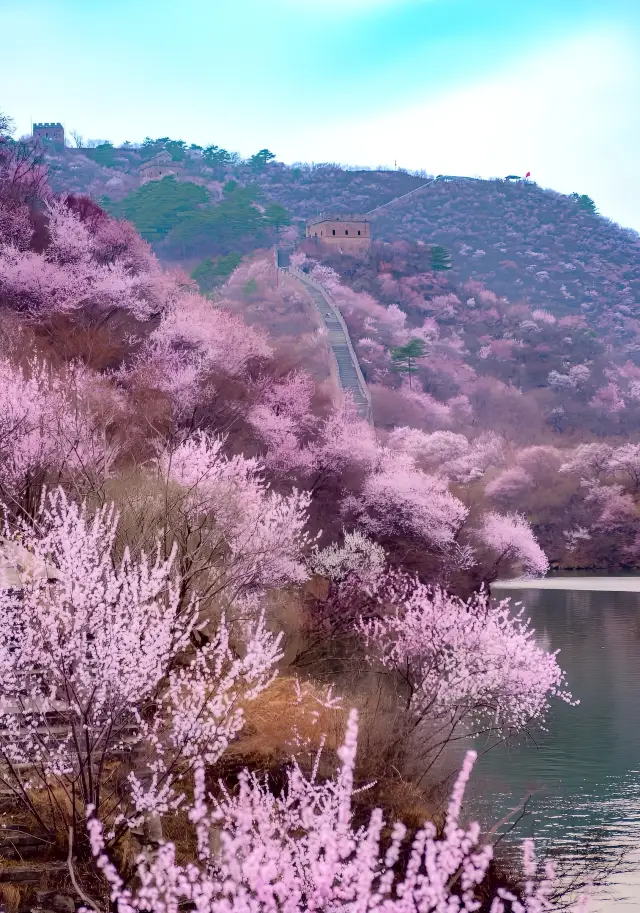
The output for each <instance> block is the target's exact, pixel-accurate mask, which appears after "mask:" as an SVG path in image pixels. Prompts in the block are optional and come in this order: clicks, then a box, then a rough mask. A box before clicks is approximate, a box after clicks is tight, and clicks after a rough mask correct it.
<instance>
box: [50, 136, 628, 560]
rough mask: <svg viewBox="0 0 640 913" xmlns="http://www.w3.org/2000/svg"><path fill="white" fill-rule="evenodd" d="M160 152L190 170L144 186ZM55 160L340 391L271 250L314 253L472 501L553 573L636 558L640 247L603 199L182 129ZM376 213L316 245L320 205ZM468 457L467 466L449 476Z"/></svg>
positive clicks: (372, 373) (407, 422)
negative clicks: (322, 158)
mask: <svg viewBox="0 0 640 913" xmlns="http://www.w3.org/2000/svg"><path fill="white" fill-rule="evenodd" d="M159 150H166V151H169V152H170V153H171V156H172V159H173V162H172V164H175V171H176V173H175V175H171V176H168V177H165V178H164V179H162V180H155V181H149V182H145V183H142V184H141V177H140V174H139V172H138V169H139V167H140V165H141V164H142V163H143V162H144V161H146V160H149V159H150V158H151V157H152V156H153V155H155V154H157V152H158V151H159ZM50 151H51V150H49V152H50ZM49 152H47V156H46V157H47V160H49V159H52V162H51V164H52V165H53V166H54V168H55V169H57V170H56V171H55V172H54V182H55V181H57V182H60V184H61V185H64V182H65V181H67V182H69V183H70V186H71V187H73V188H74V189H76V190H89V191H90V192H91V193H93V195H94V196H96V197H98V198H101V199H102V201H103V204H104V205H105V206H106V208H107V209H108V211H110V212H111V213H112V214H113V215H116V216H118V217H125V218H127V219H129V220H131V222H132V223H133V224H134V225H135V226H136V228H137V229H138V230H139V231H140V232H141V233H142V235H143V237H145V238H146V239H147V240H148V241H150V242H151V243H152V245H153V247H154V249H155V250H156V251H157V253H158V254H159V255H160V256H161V258H163V259H164V261H165V262H167V263H170V264H177V265H182V266H184V267H187V268H188V270H189V271H190V272H191V274H192V276H193V278H194V279H195V280H196V281H197V282H198V284H199V287H200V289H201V290H202V291H205V292H208V293H212V292H215V293H216V294H222V295H223V296H224V297H226V299H227V300H228V301H229V302H230V304H231V306H232V307H233V309H234V311H235V312H236V313H237V314H239V315H241V316H243V317H244V318H245V319H247V320H249V321H250V322H251V323H252V324H254V325H256V326H259V327H260V328H261V329H262V330H263V331H264V332H266V333H267V334H269V335H271V336H272V337H273V339H274V340H275V339H277V340H278V347H279V348H278V351H280V352H284V351H285V349H286V350H287V352H288V355H287V357H288V358H289V359H290V364H291V365H294V364H295V365H297V366H298V367H303V366H305V365H306V366H307V368H308V369H309V370H310V371H311V373H312V374H313V375H314V377H316V379H317V380H318V381H321V382H323V383H324V382H326V383H329V384H330V383H331V381H330V380H329V378H328V374H327V370H326V368H325V369H324V370H323V369H321V368H320V367H319V363H318V361H317V354H314V353H317V352H318V351H319V349H318V348H317V345H318V343H317V342H316V341H314V340H318V339H319V337H317V335H314V334H317V332H318V324H317V320H314V316H313V308H312V307H309V305H308V303H307V305H304V304H303V303H302V302H303V301H304V294H303V293H301V291H300V288H295V287H293V288H291V290H290V292H289V293H287V294H286V295H285V296H284V297H282V296H281V295H280V296H274V295H273V293H272V291H271V290H270V283H271V282H272V280H271V279H270V278H269V276H270V275H271V273H270V270H271V266H270V264H269V257H268V256H267V257H266V259H265V258H264V257H263V255H260V254H259V253H258V254H256V253H255V252H256V251H259V250H260V249H261V248H268V247H269V246H271V245H273V244H276V243H279V244H281V245H284V246H285V247H288V248H289V249H292V248H293V247H294V246H295V245H298V247H299V255H296V256H298V260H297V262H298V263H299V264H300V265H302V266H303V268H304V269H306V270H308V271H311V272H313V275H314V277H315V278H317V279H320V281H322V282H323V283H324V284H325V285H326V287H327V288H328V289H329V290H330V291H331V293H332V295H333V297H334V300H335V301H336V303H337V305H338V306H339V307H340V308H341V309H342V311H343V315H344V317H345V319H346V321H347V324H348V326H349V329H350V332H351V335H352V339H353V343H354V345H355V347H356V351H357V353H358V358H359V360H360V363H361V367H362V369H363V372H364V374H365V377H366V378H367V381H368V383H369V385H370V388H371V392H372V396H373V405H374V416H375V420H376V424H377V426H378V427H379V429H380V430H381V432H383V433H386V434H389V435H391V438H390V440H392V441H395V444H394V446H396V447H400V448H401V449H402V448H403V447H404V449H405V450H407V448H409V450H410V452H411V453H412V455H413V457H415V456H416V454H417V452H418V450H420V452H421V453H423V456H422V457H421V459H422V460H423V465H424V466H425V467H427V466H428V467H429V468H430V469H431V470H432V471H433V470H435V471H436V472H437V473H438V474H443V475H445V476H446V475H447V474H449V477H450V478H452V479H453V481H455V484H458V485H460V484H464V485H465V486H467V488H468V490H467V491H466V493H465V494H464V495H463V499H464V500H465V502H466V503H467V504H469V505H471V504H472V503H474V502H475V501H477V500H478V499H480V501H481V502H482V503H486V505H487V507H491V506H492V507H494V508H496V509H498V508H502V509H503V508H508V509H510V510H515V511H520V512H522V513H523V514H524V515H525V516H526V517H527V519H528V521H529V522H531V523H532V524H533V528H534V530H535V532H536V535H537V536H538V537H539V538H540V541H541V543H542V544H543V547H544V549H545V550H546V552H547V554H548V555H549V557H550V559H551V560H552V562H553V563H554V564H557V565H560V566H567V565H569V566H587V567H594V566H608V567H621V566H623V567H635V566H636V565H637V562H638V557H639V555H640V519H639V513H638V506H637V498H638V495H639V492H638V486H637V483H636V479H637V477H638V475H640V471H637V469H636V467H637V466H640V444H639V443H638V441H639V440H640V321H639V318H640V238H639V237H638V235H637V234H636V233H635V232H633V231H629V230H625V229H622V228H620V227H619V226H617V225H615V224H613V223H611V222H609V221H608V220H607V219H605V218H603V217H602V216H600V215H598V214H597V211H596V206H595V204H594V203H593V202H592V201H591V200H590V199H589V197H588V196H587V195H585V194H582V195H580V194H578V193H576V194H574V195H572V196H565V195H562V194H558V193H555V192H554V191H552V190H545V189H543V188H541V187H538V186H537V185H536V184H535V183H533V182H530V181H521V180H516V181H510V180H498V179H496V180H491V181H482V180H446V181H435V182H433V183H427V180H428V178H429V176H428V175H426V174H422V175H420V174H415V175H411V174H407V173H405V172H402V171H392V172H389V171H387V172H384V171H351V170H348V169H344V168H340V167H338V166H335V165H314V166H309V165H304V164H299V165H296V166H292V167H289V166H285V165H283V164H282V163H279V162H277V161H276V160H275V157H274V156H273V155H272V153H270V152H269V151H268V150H261V151H260V152H259V153H257V154H256V155H255V156H253V157H252V158H251V159H248V160H241V159H240V157H239V156H237V155H233V154H231V153H228V152H227V151H226V150H224V149H219V148H218V147H215V146H210V147H207V148H206V149H200V148H197V147H190V148H189V147H187V146H186V144H184V143H176V142H173V141H171V140H168V139H167V138H164V139H160V140H155V141H151V140H149V141H146V142H145V144H143V145H142V146H141V147H139V148H135V149H134V148H132V147H127V148H121V149H113V147H110V146H109V145H108V144H103V145H101V146H98V147H97V148H94V149H84V150H69V149H66V150H63V149H58V150H57V152H55V153H54V155H53V156H51V155H50V154H49ZM421 185H425V186H424V187H422V188H421ZM416 188H421V189H418V190H417V192H415V193H411V194H410V195H409V196H407V197H405V198H404V199H396V198H397V197H401V196H402V194H406V193H408V192H409V191H411V190H416ZM580 189H582V188H580ZM385 204H388V205H385ZM378 207H382V208H378ZM372 209H376V210H377V211H376V212H374V213H373V214H372V216H371V222H372V235H373V238H374V243H373V245H372V248H371V251H370V253H369V255H368V256H367V257H365V258H362V259H355V258H353V257H349V256H341V255H339V254H335V253H329V252H327V251H325V250H322V249H321V248H318V247H314V246H313V245H312V244H311V243H310V242H301V239H302V235H303V228H304V219H305V218H307V217H309V216H312V215H314V214H315V213H318V212H319V211H322V210H338V211H344V212H366V211H369V210H372ZM256 256H257V257H258V259H257V260H255V257H256ZM305 256H306V258H307V259H306V260H305ZM243 258H245V265H244V266H243V267H242V269H239V267H240V264H241V261H242V259H243ZM254 261H255V262H254ZM251 263H253V266H251ZM234 271H236V272H235V274H234ZM232 274H234V275H232ZM229 277H231V280H230V282H229V283H228V284H227V285H226V286H225V285H224V283H225V282H227V280H229ZM407 346H409V347H411V346H414V348H415V347H416V346H417V349H415V353H416V354H417V358H415V359H413V361H411V360H410V361H408V362H407V361H406V357H405V360H403V355H402V351H401V350H402V349H403V347H407ZM409 358H411V356H409ZM403 366H404V369H403ZM323 378H324V380H323ZM409 432H411V433H409ZM419 434H423V435H426V436H427V437H429V436H433V435H435V438H433V437H432V438H430V439H429V440H424V441H422V440H420V439H419V438H418V437H417V435H419ZM447 436H448V437H447ZM487 436H489V437H487ZM402 441H404V442H405V443H404V444H402ZM409 442H411V443H409ZM463 442H464V444H463ZM443 448H444V449H443ZM451 448H453V450H452V449H451ZM461 448H462V449H461ZM532 448H533V450H532ZM536 448H537V449H536ZM541 448H542V449H541ZM585 448H586V449H585ZM454 451H455V454H456V455H457V457H459V458H462V452H463V451H464V453H465V454H466V456H465V457H464V459H466V460H467V462H469V467H470V468H469V472H468V473H467V475H465V472H466V470H465V472H463V473H462V475H460V474H458V476H457V477H456V473H455V471H454V476H453V477H451V471H450V470H448V469H447V468H446V467H448V466H449V461H450V457H451V455H452V454H453V453H454ZM530 451H531V453H530ZM474 461H475V462H474ZM472 463H474V466H473V467H471V464H472ZM454 469H455V465H454ZM471 470H472V471H471Z"/></svg>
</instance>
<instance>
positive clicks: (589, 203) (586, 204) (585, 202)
mask: <svg viewBox="0 0 640 913" xmlns="http://www.w3.org/2000/svg"><path fill="white" fill-rule="evenodd" d="M571 199H572V200H575V202H576V203H577V204H578V206H579V207H580V209H584V211H585V212H591V213H594V214H596V213H597V212H598V210H597V208H596V204H595V203H594V202H593V200H592V199H591V197H588V196H587V194H586V193H583V194H579V193H572V194H571Z"/></svg>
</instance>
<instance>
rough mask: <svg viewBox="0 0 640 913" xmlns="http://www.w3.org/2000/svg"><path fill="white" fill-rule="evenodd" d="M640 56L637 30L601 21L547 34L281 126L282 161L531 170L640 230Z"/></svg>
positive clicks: (480, 171)
mask: <svg viewBox="0 0 640 913" xmlns="http://www.w3.org/2000/svg"><path fill="white" fill-rule="evenodd" d="M638 97H640V63H639V62H638V53H637V47H636V46H634V42H633V39H632V38H631V37H628V36H627V35H625V34H623V33H621V32H620V31H618V30H616V29H614V28H611V27H610V28H608V29H607V28H606V27H605V28H601V29H599V30H598V31H597V32H596V31H591V32H588V33H584V34H581V35H578V36H574V37H573V38H571V39H569V40H566V41H563V42H557V43H554V44H551V45H549V46H547V47H544V48H538V49H537V51H536V52H535V53H533V54H531V55H529V56H527V57H525V58H523V59H521V60H519V61H518V62H517V63H515V64H511V65H510V66H509V67H508V68H505V69H504V70H503V71H502V72H498V73H496V74H493V75H492V76H490V77H485V78H484V79H481V80H479V81H477V82H475V83H474V84H471V85H467V86H463V87H461V88H459V89H456V90H450V91H446V90H445V91H443V92H442V94H440V95H439V97H438V98H431V99H429V100H425V101H424V102H421V103H417V104H413V105H411V106H407V107H403V108H398V109H396V110H392V111H386V112H383V113H381V114H378V115H375V116H373V117H368V118H363V119H360V120H359V119H358V118H357V115H356V116H354V117H353V118H351V119H350V120H349V121H348V122H347V121H345V122H341V123H333V124H330V123H326V124H323V125H317V126H316V127H315V128H313V129H312V130H305V132H304V135H303V136H300V135H297V136H294V135H291V136H289V137H286V136H283V137H282V138H281V140H280V145H279V151H280V154H281V155H282V156H283V157H285V158H287V159H288V160H294V159H298V160H309V159H311V158H313V159H314V160H315V161H341V162H353V163H357V164H361V165H377V164H381V163H386V164H389V165H393V162H394V160H397V161H398V165H400V166H403V167H407V168H416V169H417V168H424V169H426V170H427V171H430V172H433V173H435V174H438V173H447V174H468V175H481V176H484V177H491V176H498V175H505V174H509V173H515V174H524V173H525V172H527V171H531V172H532V178H533V179H534V180H536V181H537V182H538V183H539V184H541V185H543V186H547V187H554V188H555V189H557V190H560V191H561V192H567V193H569V192H572V191H574V190H577V191H579V192H580V193H588V194H589V195H590V196H592V197H593V198H594V199H595V201H596V203H597V205H598V206H599V208H600V211H601V212H602V213H603V214H604V215H606V216H608V217H609V218H612V219H614V220H615V221H619V222H620V223H621V224H623V225H628V226H631V227H634V228H636V229H638V230H640V182H638V179H637V167H638V164H637V155H636V150H637V149H638V148H639V147H640V112H639V109H638V105H637V99H638Z"/></svg>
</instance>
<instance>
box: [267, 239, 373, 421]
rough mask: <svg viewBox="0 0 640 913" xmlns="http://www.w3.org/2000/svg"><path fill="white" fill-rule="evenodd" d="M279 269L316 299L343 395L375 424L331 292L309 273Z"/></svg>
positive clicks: (363, 382) (346, 332) (359, 412)
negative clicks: (352, 401) (299, 283)
mask: <svg viewBox="0 0 640 913" xmlns="http://www.w3.org/2000/svg"><path fill="white" fill-rule="evenodd" d="M287 259H288V258H287ZM280 263H281V259H280V257H278V264H279V266H280ZM280 269H284V270H286V272H288V273H289V275H290V276H293V277H294V278H295V279H297V280H298V281H299V282H302V283H303V285H304V286H305V288H306V290H307V292H308V293H309V295H310V296H311V298H312V299H313V302H314V304H315V306H316V308H317V309H318V314H319V315H320V320H321V321H322V325H323V326H324V327H326V329H327V333H328V337H329V345H330V347H331V352H332V354H333V357H334V360H335V364H336V368H337V372H338V378H339V380H340V386H341V388H342V390H343V391H344V392H348V393H350V394H351V396H352V397H353V400H354V402H355V404H356V407H357V409H358V414H359V415H360V416H361V417H362V418H364V419H366V420H367V421H368V422H370V423H372V424H373V415H372V410H371V394H370V393H369V388H368V387H367V383H366V381H365V379H364V377H363V376H362V371H361V370H360V365H359V363H358V358H357V356H356V353H355V351H354V349H353V345H352V344H351V338H350V337H349V331H348V330H347V327H346V324H345V322H344V318H343V317H342V314H341V313H340V311H339V310H338V306H337V305H336V303H335V302H334V301H333V299H332V298H331V295H330V294H329V292H328V291H327V290H326V289H325V288H324V287H323V286H322V285H320V284H319V283H318V282H315V281H314V280H313V279H312V278H311V277H310V276H308V275H307V274H306V273H303V272H302V270H299V269H297V268H296V267H295V266H290V265H287V266H280Z"/></svg>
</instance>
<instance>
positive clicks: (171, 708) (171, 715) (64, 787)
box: [0, 489, 280, 858]
mask: <svg viewBox="0 0 640 913" xmlns="http://www.w3.org/2000/svg"><path fill="white" fill-rule="evenodd" d="M117 528H118V516H117V514H116V512H115V510H114V507H113V505H110V506H109V505H106V506H105V507H103V508H102V509H100V510H99V511H97V512H96V513H95V514H93V515H92V514H90V512H89V511H88V510H87V508H86V507H85V506H84V505H83V506H79V505H78V504H76V503H74V502H73V501H70V500H69V499H68V498H67V497H66V495H65V494H64V492H63V491H62V490H61V489H57V490H54V491H52V492H50V493H49V494H47V495H46V496H45V497H44V498H43V500H42V503H41V506H40V510H39V512H38V515H37V517H36V524H35V525H32V524H29V523H27V522H25V521H18V522H17V523H16V524H15V525H14V526H12V527H8V528H7V529H6V530H5V536H6V538H7V539H8V540H9V541H10V542H14V541H15V542H19V543H20V544H21V545H23V546H24V547H26V548H27V550H28V551H30V552H31V553H32V554H33V555H34V557H35V559H36V560H37V561H40V562H41V563H43V564H46V565H49V566H52V567H53V568H54V569H55V574H50V575H47V576H49V577H51V576H55V580H54V581H53V582H52V583H51V582H47V580H46V579H42V578H39V577H35V578H32V579H28V580H26V581H25V582H24V583H23V586H22V588H21V590H20V591H19V592H16V591H15V590H3V591H0V635H1V636H0V641H1V644H0V681H1V683H2V699H1V701H0V721H1V723H2V725H1V726H0V756H1V757H2V760H3V762H4V772H3V780H4V783H5V785H6V786H7V787H8V788H9V789H10V791H11V794H12V796H13V799H14V800H15V802H16V803H17V804H18V806H19V807H21V808H22V810H23V811H24V812H25V813H27V814H28V815H29V816H30V817H31V819H32V821H34V822H35V823H37V825H38V826H39V828H40V829H41V831H42V832H43V835H44V836H45V838H46V839H49V840H56V839H57V840H62V841H63V843H64V842H65V841H66V840H67V839H68V840H69V841H73V840H74V839H75V841H76V843H75V849H76V852H77V853H78V854H79V855H80V856H82V853H83V846H84V850H86V849H87V847H86V841H84V843H83V834H82V833H77V832H76V833H75V834H74V829H75V828H76V827H77V822H78V821H79V820H82V818H83V817H84V816H85V814H86V813H89V812H90V814H92V815H93V816H95V817H96V819H97V820H98V821H100V822H102V823H103V824H105V825H106V827H107V832H108V836H107V846H108V847H109V848H110V849H111V850H114V849H115V848H116V847H117V846H118V845H119V843H120V841H121V840H122V839H123V837H124V836H125V834H126V833H128V832H129V831H130V829H131V828H135V827H138V826H140V824H141V822H142V820H143V819H146V820H147V821H150V820H156V819H157V816H158V815H162V814H165V813H166V812H168V811H169V810H170V809H173V808H175V807H176V805H177V803H179V802H180V801H181V800H180V797H181V795H182V793H183V789H184V786H183V782H188V775H189V773H190V771H192V770H193V766H194V764H196V763H202V762H205V763H212V762H214V761H215V760H216V759H217V758H219V757H220V755H221V754H222V752H223V751H224V750H225V749H226V747H227V745H228V744H229V741H230V740H232V739H233V738H234V737H235V735H236V734H237V732H238V731H239V730H240V728H241V727H242V721H243V715H242V713H243V712H242V705H243V702H244V701H246V700H250V699H251V698H252V697H254V696H255V695H256V694H258V693H259V692H260V691H261V690H262V689H263V688H264V687H266V686H267V685H268V684H269V682H270V681H271V679H272V676H273V672H274V668H275V665H276V663H277V662H278V660H279V657H280V651H279V646H278V638H276V637H273V636H272V635H271V634H270V633H269V632H268V631H267V629H266V627H265V624H264V619H263V618H261V617H258V618H257V619H255V620H254V621H250V622H248V623H247V624H246V625H245V628H244V638H243V639H244V645H243V647H242V648H241V649H240V651H239V652H237V651H234V650H232V649H231V645H230V630H229V628H228V627H227V625H226V623H225V621H224V619H223V620H222V622H221V623H220V624H219V626H218V628H217V630H216V631H215V633H214V634H213V635H212V637H211V639H210V640H209V642H208V643H207V644H206V645H204V646H203V647H202V648H201V649H199V650H198V651H196V652H195V653H194V652H193V651H192V650H189V649H188V647H189V642H190V635H191V634H192V632H193V631H194V629H195V625H196V622H197V618H198V604H197V600H195V599H192V600H191V601H190V602H189V603H188V604H187V605H184V603H183V602H182V600H181V581H180V578H179V577H178V576H177V575H176V574H175V573H174V571H173V565H174V563H175V557H176V554H175V549H174V550H172V552H171V553H170V554H169V555H168V556H165V557H163V556H162V553H161V550H160V543H159V542H158V543H157V547H156V549H155V550H154V551H155V555H154V556H153V557H150V556H148V555H145V554H144V553H142V554H140V555H138V556H134V555H132V554H131V553H130V552H129V550H128V549H125V551H124V553H123V554H122V557H121V558H120V559H118V558H117V555H116V549H115V547H116V536H117ZM178 660H179V662H178ZM185 777H187V781H184V778H185ZM39 794H40V795H42V796H43V797H44V802H43V801H41V800H40V799H38V795H39ZM150 816H151V817H150ZM154 816H155V817H154ZM156 829H157V828H156ZM85 858H86V857H85Z"/></svg>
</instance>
